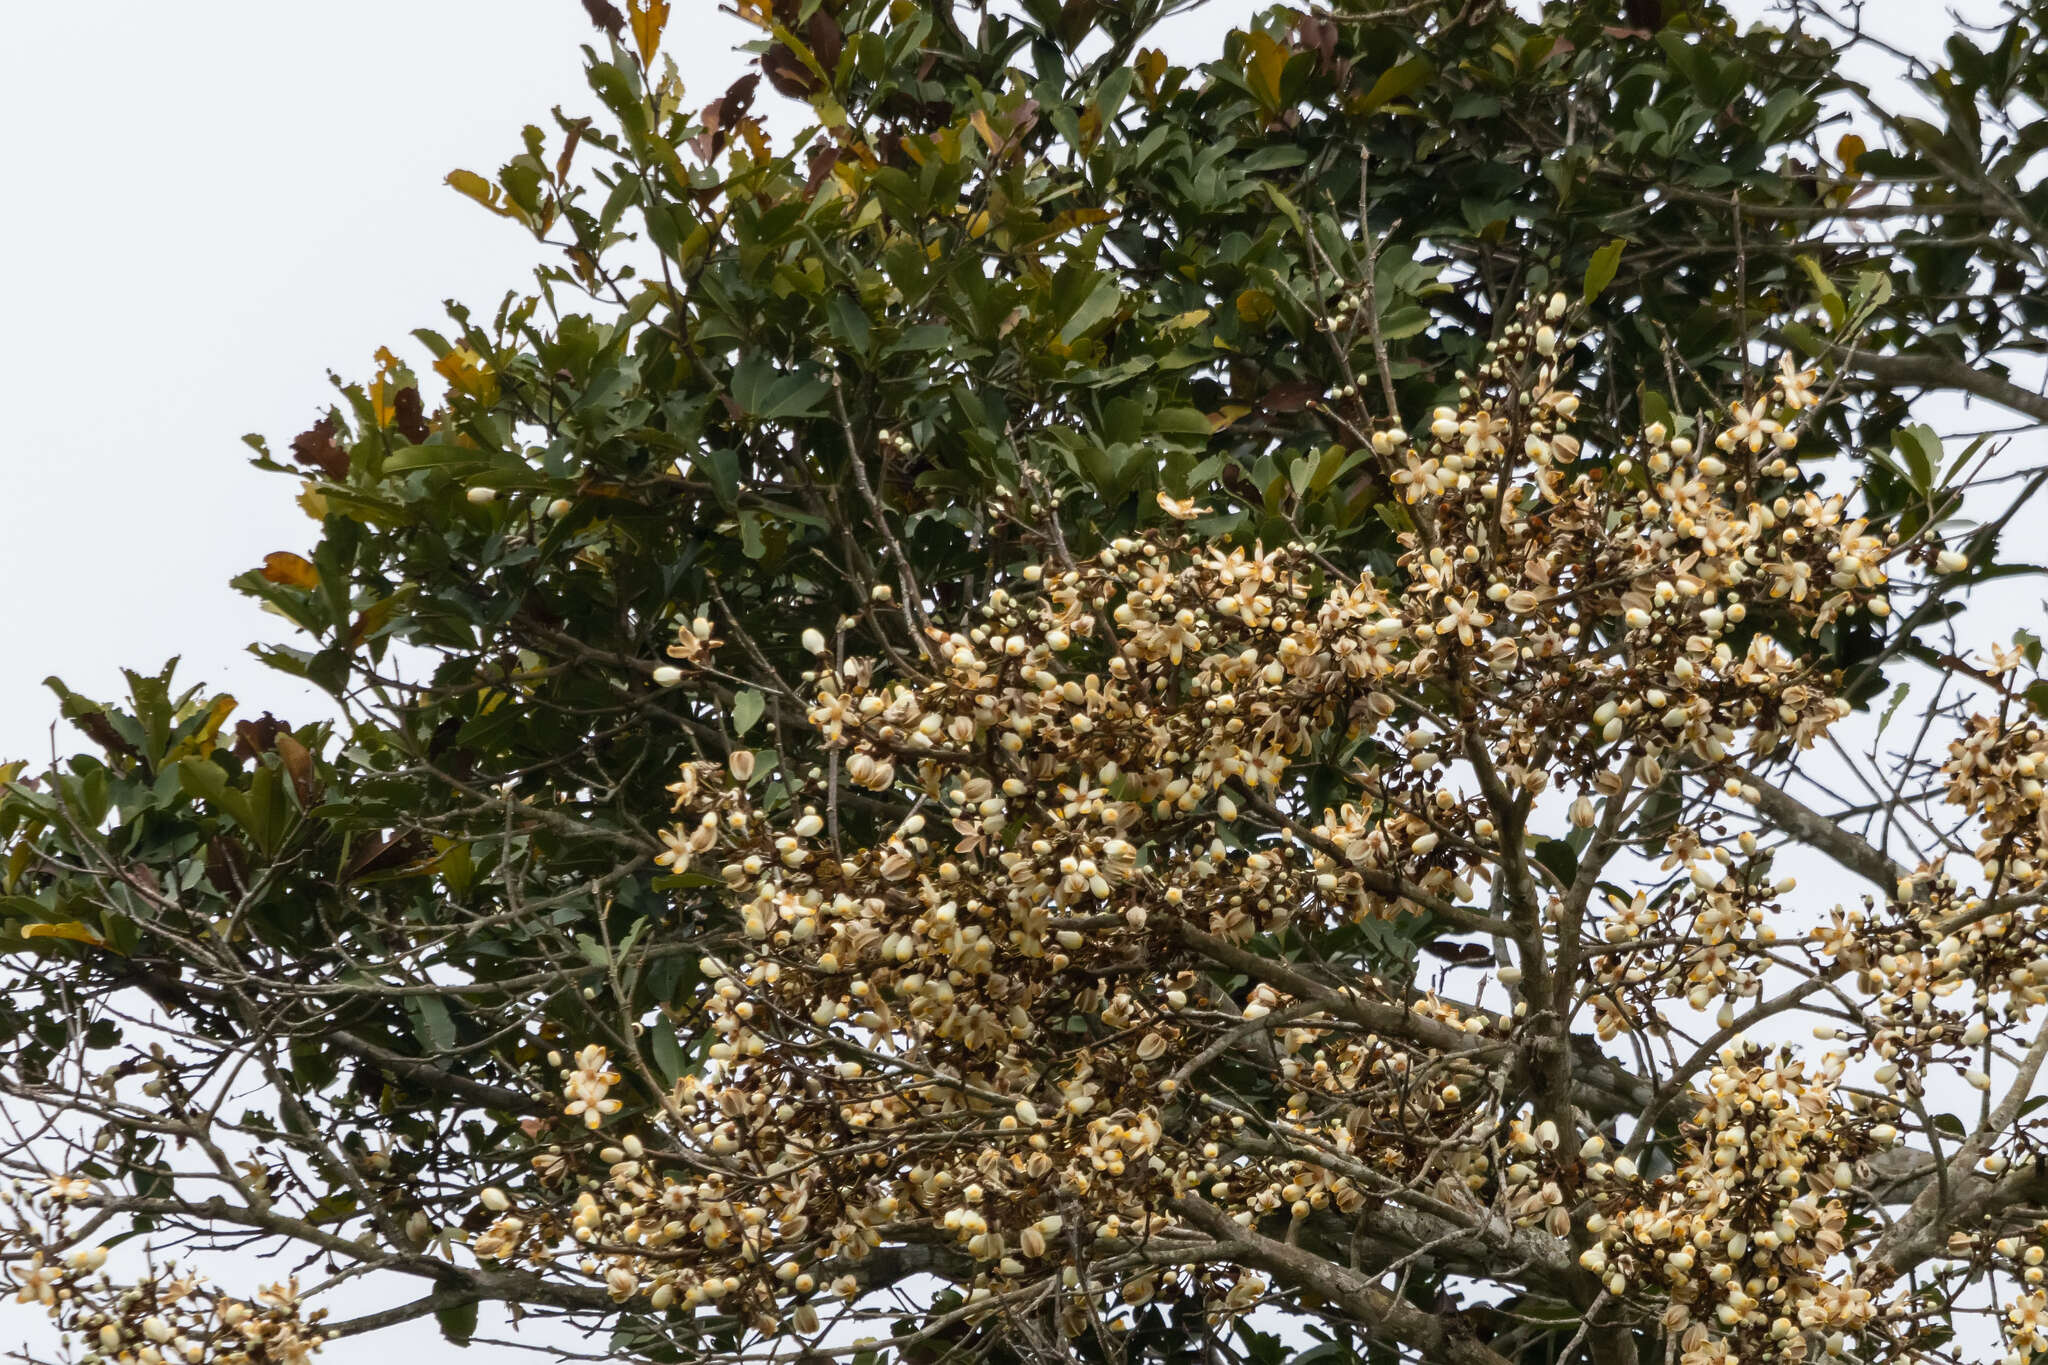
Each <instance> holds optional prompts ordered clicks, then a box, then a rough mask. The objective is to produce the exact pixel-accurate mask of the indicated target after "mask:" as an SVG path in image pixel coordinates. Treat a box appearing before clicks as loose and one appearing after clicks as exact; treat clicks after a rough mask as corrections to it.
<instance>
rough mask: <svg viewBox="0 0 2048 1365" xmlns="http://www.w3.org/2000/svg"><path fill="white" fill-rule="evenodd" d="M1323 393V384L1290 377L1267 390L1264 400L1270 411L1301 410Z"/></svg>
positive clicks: (1267, 409) (1266, 407)
mask: <svg viewBox="0 0 2048 1365" xmlns="http://www.w3.org/2000/svg"><path fill="white" fill-rule="evenodd" d="M1322 395H1323V388H1322V385H1320V384H1311V383H1310V382H1309V381H1307V380H1306V379H1290V380H1288V381H1287V382H1286V383H1284V384H1275V385H1274V386H1273V387H1272V388H1270V389H1268V390H1266V396H1265V398H1264V400H1262V401H1263V404H1264V406H1265V409H1266V411H1268V412H1300V411H1301V410H1302V409H1303V408H1305V407H1307V406H1308V405H1309V404H1310V403H1313V402H1314V401H1315V400H1316V399H1318V398H1320V397H1322Z"/></svg>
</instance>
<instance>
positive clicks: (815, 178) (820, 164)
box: [804, 146, 846, 199]
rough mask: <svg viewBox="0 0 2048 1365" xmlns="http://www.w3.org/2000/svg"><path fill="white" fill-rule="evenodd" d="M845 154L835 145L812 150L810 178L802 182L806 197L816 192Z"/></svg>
mask: <svg viewBox="0 0 2048 1365" xmlns="http://www.w3.org/2000/svg"><path fill="white" fill-rule="evenodd" d="M845 155H846V153H844V152H842V151H840V150H839V149H838V148H837V147H823V146H821V147H818V148H816V149H815V150H814V151H812V153H811V175H810V179H809V180H807V181H806V182H805V183H804V197H805V198H807V199H808V198H810V197H811V196H812V195H815V194H816V193H817V192H818V186H820V185H822V184H824V183H825V177H826V176H828V175H830V174H832V168H833V167H834V166H837V165H838V164H839V162H840V159H841V158H842V157H844V156H845Z"/></svg>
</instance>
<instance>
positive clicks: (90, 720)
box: [71, 711, 142, 758]
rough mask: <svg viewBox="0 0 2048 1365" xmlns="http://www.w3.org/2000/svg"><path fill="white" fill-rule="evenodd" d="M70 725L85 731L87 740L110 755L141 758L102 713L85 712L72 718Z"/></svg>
mask: <svg viewBox="0 0 2048 1365" xmlns="http://www.w3.org/2000/svg"><path fill="white" fill-rule="evenodd" d="M71 723H72V724H73V725H76V726H77V727H78V728H79V729H81V730H83V731H85V733H86V737H87V738H88V739H90V740H92V742H93V743H95V744H97V745H99V746H100V747H101V748H102V749H105V750H106V751H107V752H108V753H110V754H120V755H122V756H123V757H125V758H140V757H142V755H141V754H139V753H137V752H136V749H135V746H134V745H133V744H130V743H129V742H128V741H127V740H125V739H123V738H121V732H120V731H119V730H116V729H115V728H114V726H113V723H112V722H111V721H109V720H108V719H107V714H106V712H104V711H87V712H86V713H85V714H84V715H81V716H73V717H72V718H71Z"/></svg>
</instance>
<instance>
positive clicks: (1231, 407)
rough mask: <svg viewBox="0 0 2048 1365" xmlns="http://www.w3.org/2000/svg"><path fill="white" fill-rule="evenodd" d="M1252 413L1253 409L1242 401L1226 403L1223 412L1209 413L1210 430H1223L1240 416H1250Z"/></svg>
mask: <svg viewBox="0 0 2048 1365" xmlns="http://www.w3.org/2000/svg"><path fill="white" fill-rule="evenodd" d="M1250 413H1251V409H1250V408H1248V407H1245V406H1244V405H1243V404H1241V403H1226V404H1224V405H1223V410H1222V411H1221V412H1212V413H1210V414H1209V430H1211V431H1221V430H1223V429H1224V428H1225V427H1227V426H1229V425H1231V424H1232V423H1233V422H1235V421H1237V420H1238V419H1239V418H1240V417H1245V416H1248V415H1249V414H1250Z"/></svg>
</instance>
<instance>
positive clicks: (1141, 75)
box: [1131, 47, 1166, 104]
mask: <svg viewBox="0 0 2048 1365" xmlns="http://www.w3.org/2000/svg"><path fill="white" fill-rule="evenodd" d="M1131 66H1132V68H1133V69H1134V70H1135V71H1136V72H1137V73H1138V88H1139V89H1141V90H1143V91H1144V92H1145V102H1146V103H1147V104H1151V103H1153V102H1155V101H1156V100H1157V99H1158V98H1159V78H1160V77H1161V76H1164V75H1165V74H1166V54H1165V53H1164V52H1161V51H1160V50H1159V49H1158V48H1156V47H1148V48H1145V49H1143V50H1141V51H1140V52H1139V53H1138V56H1137V58H1136V60H1134V61H1133V62H1132V63H1131Z"/></svg>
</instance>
